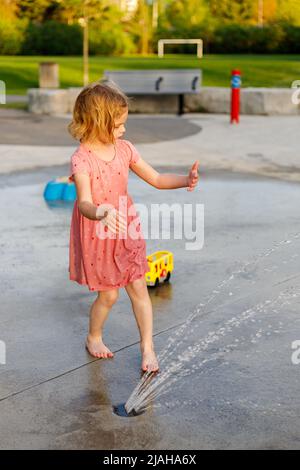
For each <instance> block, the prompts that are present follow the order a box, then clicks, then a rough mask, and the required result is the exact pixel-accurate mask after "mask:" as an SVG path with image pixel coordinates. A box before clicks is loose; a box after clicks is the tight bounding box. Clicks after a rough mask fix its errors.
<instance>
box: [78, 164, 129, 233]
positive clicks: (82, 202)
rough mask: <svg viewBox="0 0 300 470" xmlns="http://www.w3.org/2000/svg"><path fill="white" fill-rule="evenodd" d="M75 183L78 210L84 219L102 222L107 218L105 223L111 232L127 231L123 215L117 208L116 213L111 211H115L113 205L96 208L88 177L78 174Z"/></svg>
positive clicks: (102, 205)
mask: <svg viewBox="0 0 300 470" xmlns="http://www.w3.org/2000/svg"><path fill="white" fill-rule="evenodd" d="M74 181H75V185H76V192H77V202H78V209H79V211H80V213H81V214H82V215H83V216H84V217H87V218H88V219H91V220H102V219H104V218H105V217H106V216H107V217H108V218H107V220H106V221H105V222H104V223H107V226H108V228H109V229H110V230H111V231H113V232H115V233H117V232H119V231H122V230H124V231H125V230H126V227H127V224H126V221H125V220H124V217H123V215H122V214H121V213H120V212H119V211H117V210H116V209H115V208H114V212H112V211H110V209H113V206H112V205H111V204H101V206H96V205H95V204H94V203H93V198H92V193H91V184H90V177H89V176H88V175H86V174H84V173H76V174H75V175H74ZM106 206H107V207H106ZM108 213H109V215H108Z"/></svg>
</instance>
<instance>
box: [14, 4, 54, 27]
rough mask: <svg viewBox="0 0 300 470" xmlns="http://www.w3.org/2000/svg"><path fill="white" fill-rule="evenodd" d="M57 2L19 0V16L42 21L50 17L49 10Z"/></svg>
mask: <svg viewBox="0 0 300 470" xmlns="http://www.w3.org/2000/svg"><path fill="white" fill-rule="evenodd" d="M56 3H57V2H55V1H54V0H38V1H34V0H17V6H18V16H19V17H20V18H27V19H28V20H30V21H35V22H39V23H42V22H43V21H45V20H47V19H48V11H49V10H51V8H53V7H54V4H56Z"/></svg>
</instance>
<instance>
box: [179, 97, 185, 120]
mask: <svg viewBox="0 0 300 470" xmlns="http://www.w3.org/2000/svg"><path fill="white" fill-rule="evenodd" d="M183 106H184V95H183V94H182V93H180V94H179V95H178V116H181V115H182V114H183Z"/></svg>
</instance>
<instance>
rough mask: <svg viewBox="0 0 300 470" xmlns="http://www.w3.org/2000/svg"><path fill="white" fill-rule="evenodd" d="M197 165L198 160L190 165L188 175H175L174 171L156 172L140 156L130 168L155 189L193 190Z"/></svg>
mask: <svg viewBox="0 0 300 470" xmlns="http://www.w3.org/2000/svg"><path fill="white" fill-rule="evenodd" d="M198 166H199V161H198V160H196V161H195V163H194V164H193V165H192V167H191V169H190V171H189V174H188V175H177V174H175V173H158V171H156V170H155V169H154V168H153V167H152V166H151V165H149V164H148V163H147V162H145V160H143V159H142V158H141V157H140V158H139V159H138V161H137V162H136V163H132V164H131V166H130V167H131V169H132V171H133V172H134V173H136V174H137V175H138V176H139V177H140V178H142V179H143V180H144V181H146V182H147V183H149V184H151V186H154V187H155V188H157V189H175V188H186V187H187V190H188V191H193V189H194V187H195V186H196V184H197V183H198V180H199V176H198Z"/></svg>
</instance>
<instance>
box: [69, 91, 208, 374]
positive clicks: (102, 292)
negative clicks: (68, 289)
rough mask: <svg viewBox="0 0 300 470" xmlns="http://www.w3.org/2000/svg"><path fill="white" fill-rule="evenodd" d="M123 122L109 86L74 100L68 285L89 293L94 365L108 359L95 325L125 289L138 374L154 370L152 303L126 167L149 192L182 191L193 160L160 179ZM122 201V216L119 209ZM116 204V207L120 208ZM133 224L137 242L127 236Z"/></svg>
mask: <svg viewBox="0 0 300 470" xmlns="http://www.w3.org/2000/svg"><path fill="white" fill-rule="evenodd" d="M127 116H128V99H127V97H126V96H125V95H124V94H123V93H122V92H121V90H119V89H117V88H116V87H115V86H111V85H109V84H107V83H106V84H105V83H100V82H96V83H93V84H90V85H88V86H86V87H85V88H83V90H82V91H81V93H80V94H79V95H78V97H77V99H76V102H75V105H74V109H73V119H72V121H71V123H70V124H69V126H68V129H69V132H70V134H71V135H72V136H73V137H74V138H75V139H77V140H79V141H80V145H79V146H78V147H77V149H76V150H75V152H74V153H73V155H72V157H71V163H70V176H69V179H70V180H71V181H74V182H75V185H76V190H77V200H76V201H75V204H74V208H73V213H72V220H71V228H70V247H69V248H70V250H69V272H70V274H69V278H70V280H72V281H76V282H78V283H79V284H84V285H87V286H88V288H89V290H90V291H97V294H98V295H97V297H96V299H95V301H94V302H93V304H92V306H91V309H90V321H89V333H88V335H87V338H86V345H85V346H86V349H87V350H88V352H89V353H90V354H91V355H92V356H94V357H97V358H110V357H113V353H112V352H111V351H110V349H109V348H108V347H107V346H106V345H105V344H104V343H103V326H104V323H105V320H106V319H107V316H108V314H109V311H110V310H111V308H112V306H113V305H114V303H115V302H116V300H117V299H118V296H119V289H120V288H121V287H125V289H126V292H127V294H128V296H129V298H130V301H131V305H132V308H133V312H134V315H135V318H136V322H137V326H138V329H139V333H140V348H141V354H142V366H141V367H142V370H143V371H151V372H155V371H158V370H159V365H158V361H157V358H156V355H155V352H154V346H153V341H152V323H153V317H152V303H151V299H150V296H149V293H148V289H147V284H146V280H145V273H146V272H147V271H149V267H148V262H147V258H146V243H145V239H144V237H143V234H142V231H141V227H140V220H139V217H138V215H137V213H136V211H135V207H134V204H133V201H132V199H131V196H130V195H129V194H128V192H127V183H128V172H129V168H131V170H132V171H134V173H136V174H137V175H138V176H139V177H140V178H142V179H143V180H144V181H146V182H147V183H149V184H150V185H151V186H154V187H155V188H157V189H173V188H183V187H188V190H190V191H192V190H193V189H194V187H195V185H196V184H197V182H198V164H199V162H198V161H196V162H195V163H194V165H193V166H192V168H191V170H190V172H189V174H188V176H183V175H176V174H160V173H158V172H157V171H156V170H155V169H154V168H152V167H151V166H150V165H149V164H148V163H146V162H145V161H144V160H143V159H142V157H141V156H140V154H139V153H138V151H137V150H136V148H135V147H134V145H132V143H130V142H129V141H128V140H125V139H121V137H122V136H123V134H124V133H125V123H126V120H127ZM124 201H125V202H126V203H127V209H125V210H124V209H123V210H121V208H120V207H121V206H122V207H123V205H124V204H123V203H124ZM121 203H122V204H121ZM131 225H134V227H135V228H136V230H135V231H136V233H137V234H138V237H136V236H134V237H132V236H131V235H130V233H129V232H130V230H129V227H130V226H131Z"/></svg>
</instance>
